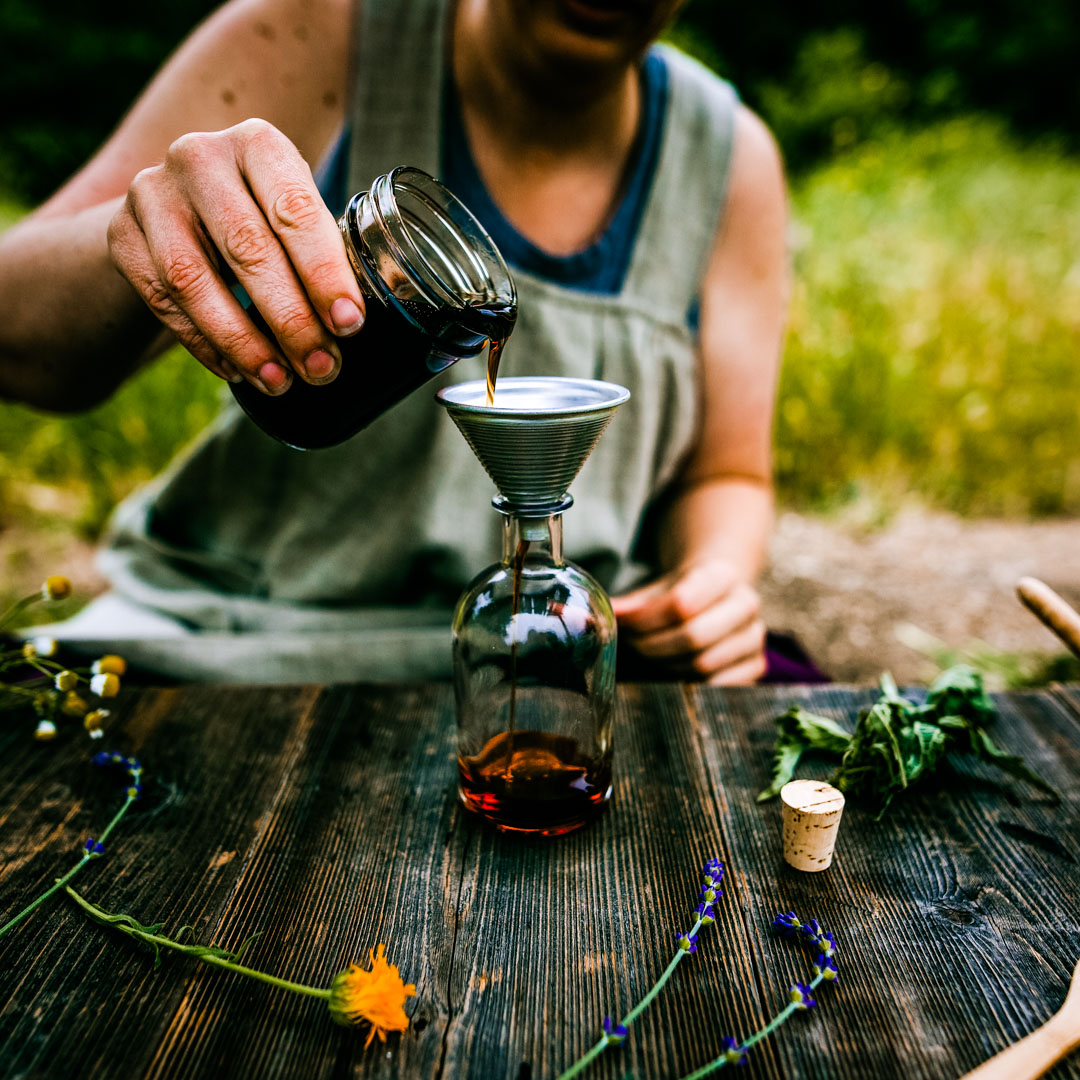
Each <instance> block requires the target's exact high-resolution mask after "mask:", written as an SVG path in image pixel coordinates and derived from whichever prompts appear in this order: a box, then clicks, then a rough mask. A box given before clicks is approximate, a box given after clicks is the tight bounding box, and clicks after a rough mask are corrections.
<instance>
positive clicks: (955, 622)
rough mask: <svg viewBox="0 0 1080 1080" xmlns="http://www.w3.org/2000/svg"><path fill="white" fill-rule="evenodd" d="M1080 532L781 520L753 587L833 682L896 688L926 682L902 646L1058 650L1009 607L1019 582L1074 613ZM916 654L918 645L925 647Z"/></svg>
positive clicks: (924, 515)
mask: <svg viewBox="0 0 1080 1080" xmlns="http://www.w3.org/2000/svg"><path fill="white" fill-rule="evenodd" d="M1078 549H1080V522H1073V521H1045V522H1035V523H1028V522H1013V521H997V520H992V521H991V520H986V521H982V520H969V519H962V518H956V517H952V516H950V515H947V514H936V513H928V512H926V511H921V510H911V511H906V512H903V513H901V514H899V515H897V516H896V517H895V518H893V519H892V521H891V522H890V523H889V524H888V525H887V526H885V527H883V528H880V529H873V530H866V529H862V528H859V527H857V526H851V525H847V526H845V525H844V524H843V523H838V522H836V521H829V520H825V519H821V518H815V517H807V516H804V515H801V514H794V513H783V514H781V515H780V517H779V519H778V521H777V524H776V530H775V534H774V537H773V542H772V552H771V555H772V559H771V568H770V570H769V571H768V572H767V574H766V576H765V578H764V580H763V582H762V586H761V592H762V599H763V604H764V608H765V613H766V618H767V620H768V622H769V624H770V625H771V626H773V627H775V628H776V629H789V630H792V631H793V632H795V633H796V634H797V635H798V637H799V638H800V639H801V640H802V642H803V644H804V645H805V646H806V648H807V649H808V650H809V652H810V653H811V655H812V656H814V658H815V659H816V660H817V661H818V663H819V664H820V666H821V667H823V668H824V669H825V670H826V671H827V672H828V673H829V674H830V675H831V676H832V677H833V678H834V679H837V680H842V681H850V682H867V681H871V680H875V679H876V678H877V676H878V675H879V673H880V672H881V671H883V670H889V671H891V672H892V673H893V674H894V675H895V676H896V678H897V679H898V680H899V681H900V682H902V683H904V682H906V683H912V682H917V681H919V680H920V679H922V678H925V677H926V676H927V675H928V674H932V673H933V671H934V670H935V669H934V667H933V665H930V664H928V661H927V658H926V656H925V654H924V653H923V652H920V651H918V650H917V649H915V648H913V647H912V645H911V644H910V643H916V644H917V643H920V641H921V642H923V643H925V635H927V634H929V635H933V637H935V638H938V639H940V640H941V641H942V642H944V643H945V644H946V645H948V646H951V647H953V648H957V649H959V648H964V647H970V646H971V645H972V643H973V642H978V641H981V642H985V643H986V644H987V645H989V646H991V648H992V649H994V650H1000V651H1002V652H1007V653H1026V652H1033V653H1041V654H1045V655H1047V656H1052V655H1055V654H1060V653H1062V652H1063V651H1064V650H1063V648H1062V646H1061V645H1060V644H1059V643H1058V641H1057V638H1055V637H1054V635H1053V634H1051V633H1050V632H1049V631H1048V630H1046V629H1044V627H1043V626H1042V624H1041V623H1039V622H1038V621H1037V620H1036V619H1035V618H1034V617H1033V616H1032V615H1031V614H1030V613H1029V612H1028V611H1027V609H1026V608H1024V607H1022V606H1021V605H1020V603H1019V602H1018V601H1017V599H1016V593H1015V587H1016V582H1017V580H1018V579H1019V578H1021V577H1023V576H1024V575H1026V574H1029V575H1032V576H1034V577H1038V578H1041V579H1042V580H1043V581H1045V582H1046V583H1047V584H1048V585H1050V586H1051V587H1052V588H1054V589H1056V590H1057V591H1058V592H1059V593H1061V595H1062V596H1064V597H1065V598H1066V599H1067V600H1068V601H1069V602H1070V603H1072V604H1074V605H1076V606H1080V550H1078ZM924 647H925V644H924Z"/></svg>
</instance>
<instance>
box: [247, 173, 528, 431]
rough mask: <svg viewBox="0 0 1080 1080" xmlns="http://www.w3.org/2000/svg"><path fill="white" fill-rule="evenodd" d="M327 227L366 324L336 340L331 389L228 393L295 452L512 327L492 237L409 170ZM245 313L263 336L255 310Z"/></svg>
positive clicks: (349, 427) (508, 281)
mask: <svg viewBox="0 0 1080 1080" xmlns="http://www.w3.org/2000/svg"><path fill="white" fill-rule="evenodd" d="M338 225H339V226H340V228H341V235H342V239H343V241H344V243H345V251H346V253H347V255H348V257H349V262H350V263H351V264H352V268H353V271H354V273H355V274H356V280H357V282H358V283H359V285H360V289H361V291H362V292H363V294H364V300H365V304H366V308H367V313H366V318H365V321H364V325H363V327H362V328H361V330H360V331H359V332H358V333H357V334H356V335H355V336H353V337H350V338H338V339H337V341H338V346H339V347H340V349H341V357H342V362H341V369H340V372H339V374H338V376H337V378H336V379H335V380H334V381H333V382H331V383H327V384H325V385H323V386H312V385H311V384H310V383H306V382H304V381H303V380H302V379H301V378H299V377H298V376H297V377H294V378H293V381H292V385H291V386H290V387H289V389H288V390H286V391H285V393H284V394H280V395H278V396H277V397H270V396H269V395H267V394H264V393H262V392H261V391H259V390H257V389H256V388H255V387H254V386H252V385H251V384H250V383H247V382H242V383H236V384H235V385H233V386H232V392H233V395H234V396H235V398H236V400H237V401H238V402H239V403H240V406H241V408H243V410H244V412H246V413H247V414H248V416H250V417H251V419H252V420H254V421H255V423H256V424H258V425H259V427H261V428H262V429H263V430H264V431H266V432H267V433H269V434H270V435H273V436H274V438H275V439H278V440H279V441H281V442H283V443H286V444H287V445H289V446H292V447H295V448H297V449H301V450H314V449H317V448H320V447H326V446H334V445H335V444H337V443H340V442H343V441H344V440H345V439H347V438H349V437H350V436H351V435H355V434H356V432H358V431H359V430H360V429H361V428H363V427H365V426H366V425H367V424H369V423H371V421H372V420H374V419H375V418H376V417H378V416H381V415H382V414H383V413H384V412H386V410H387V409H389V408H390V407H391V406H392V405H395V404H397V402H399V401H400V400H401V399H402V398H404V397H405V396H406V395H407V394H410V393H412V391H414V390H416V389H418V388H419V387H421V386H423V385H424V383H426V382H428V380H430V379H432V378H433V377H434V376H436V375H438V374H439V372H441V371H444V370H445V369H446V368H448V367H449V366H450V365H451V364H454V363H456V362H457V361H458V360H460V359H461V358H462V357H469V356H475V355H477V354H478V353H480V352H482V351H483V349H484V346H485V345H486V344H487V343H488V342H489V341H492V342H502V341H505V340H506V338H507V337H509V335H510V332H511V330H512V329H513V327H514V321H515V319H516V317H517V294H516V291H515V289H514V282H513V279H512V278H511V277H510V271H509V270H508V269H507V266H506V263H505V262H504V261H503V258H502V255H500V254H499V251H498V249H497V248H496V247H495V244H494V243H493V241H492V240H491V237H490V236H488V234H487V232H486V231H485V229H484V227H483V226H482V225H481V224H480V222H479V221H477V220H476V218H475V217H474V216H473V215H472V213H470V211H469V210H468V209H467V208H466V207H465V205H464V204H463V203H462V202H460V201H459V200H458V199H457V198H456V197H455V196H454V195H452V194H451V193H450V191H449V190H447V188H445V187H444V186H443V185H442V184H440V183H439V181H438V180H436V179H434V178H433V177H431V176H429V175H428V174H427V173H425V172H422V171H421V170H420V169H413V168H408V167H401V168H397V169H394V170H393V171H392V172H390V173H388V174H386V175H384V176H380V177H379V178H378V179H377V180H376V181H375V183H374V184H372V186H371V189H370V191H364V192H360V193H359V194H357V195H354V196H353V197H352V199H351V200H350V201H349V205H348V206H347V207H346V209H345V213H344V214H343V215H342V216H341V218H340V220H339V222H338ZM242 299H243V300H247V297H246V296H245V297H242ZM248 303H250V301H249V300H248ZM248 314H249V315H250V316H251V318H252V320H253V321H254V323H255V324H256V326H258V327H259V329H260V330H262V331H263V333H265V334H266V335H267V336H268V337H272V334H271V332H270V330H269V328H268V327H267V324H266V321H265V320H264V319H263V318H262V316H261V315H260V314H259V313H258V311H257V310H256V309H255V308H254V307H248Z"/></svg>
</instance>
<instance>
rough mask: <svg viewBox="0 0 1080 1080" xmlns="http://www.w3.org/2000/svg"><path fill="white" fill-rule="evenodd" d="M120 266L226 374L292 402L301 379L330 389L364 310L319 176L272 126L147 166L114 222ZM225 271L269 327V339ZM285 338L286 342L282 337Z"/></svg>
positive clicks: (245, 128) (159, 312)
mask: <svg viewBox="0 0 1080 1080" xmlns="http://www.w3.org/2000/svg"><path fill="white" fill-rule="evenodd" d="M108 240H109V251H110V254H111V257H112V259H113V262H114V263H115V264H116V267H117V268H118V269H119V271H120V273H121V274H123V275H124V277H125V278H127V279H128V281H130V282H131V284H132V285H133V286H134V288H135V290H136V292H138V294H139V296H140V297H141V298H142V299H143V301H144V302H145V303H146V305H147V306H148V307H149V308H150V310H151V311H152V312H153V313H154V314H155V315H156V316H157V317H158V318H159V319H160V320H161V321H162V322H163V323H164V324H165V325H166V326H167V327H168V328H169V329H170V330H171V331H172V332H173V333H174V334H175V335H176V337H177V338H178V339H179V340H180V341H181V342H182V343H183V344H184V345H185V346H186V347H187V349H188V350H189V351H190V352H191V353H192V354H193V355H194V356H195V357H196V358H197V359H198V360H199V361H200V362H201V363H202V364H203V365H204V366H205V367H207V368H209V369H210V370H211V371H213V372H214V373H215V374H216V375H220V376H221V377H222V378H224V379H229V380H230V381H231V382H238V381H240V379H241V378H246V379H247V380H248V381H249V382H250V383H252V384H253V385H254V386H256V387H258V388H259V389H260V390H262V391H264V392H265V393H268V394H275V395H276V394H280V393H283V392H284V391H285V390H286V389H287V388H288V386H289V384H290V382H291V381H292V372H293V371H295V372H296V373H297V374H298V375H300V377H301V378H303V379H305V380H306V381H307V382H310V383H315V384H320V383H326V382H330V381H331V380H332V379H334V378H335V377H336V375H337V373H338V370H339V368H340V365H341V353H340V351H339V349H338V345H337V343H336V342H335V340H334V337H335V336H338V337H345V336H348V335H351V334H355V333H356V332H357V330H359V329H360V327H361V325H362V324H363V318H364V301H363V298H362V296H361V293H360V288H359V286H358V285H357V282H356V278H355V276H354V275H353V272H352V269H351V267H350V265H349V260H348V258H347V256H346V254H345V250H344V247H343V245H342V242H341V235H340V233H339V231H338V228H337V224H336V223H335V221H334V218H333V216H332V215H331V213H330V211H329V210H328V209H327V208H326V205H325V204H324V203H323V200H322V197H321V196H320V195H319V191H318V188H317V187H316V186H315V182H314V180H313V179H312V176H311V169H310V168H309V167H308V165H307V162H305V161H304V159H303V157H301V155H300V152H299V151H298V150H297V149H296V147H295V146H294V145H293V144H292V143H291V142H290V141H289V140H288V139H287V138H286V137H285V136H284V135H283V134H282V133H281V132H280V131H278V130H277V128H275V127H274V126H273V125H271V124H269V123H267V122H266V121H265V120H245V121H244V122H243V123H240V124H236V125H234V126H233V127H229V128H226V129H225V130H223V131H216V132H195V133H192V134H189V135H184V136H182V137H181V138H179V139H177V140H176V141H175V142H174V143H173V144H172V145H171V146H170V147H169V151H168V153H167V154H166V156H165V161H164V163H163V164H161V165H156V166H154V167H153V168H149V169H143V171H142V172H140V173H138V174H137V175H136V176H135V178H134V180H133V181H132V182H131V186H130V188H129V189H128V193H127V198H126V199H125V201H124V204H123V206H122V207H121V209H120V210H119V212H118V213H117V214H116V215H115V216H114V217H113V219H112V222H111V224H110V225H109V233H108ZM223 264H224V265H225V266H227V267H228V268H229V269H230V270H231V271H232V274H233V275H235V277H236V280H237V281H238V282H239V283H240V284H241V285H242V286H243V288H244V289H245V291H246V292H247V294H248V295H249V296H250V297H251V299H252V302H253V303H254V305H255V307H256V308H257V309H258V311H259V313H260V314H261V315H262V316H263V318H264V319H265V320H266V322H267V324H268V325H269V327H270V330H271V332H272V333H273V338H271V337H268V336H267V335H265V334H263V333H261V332H260V331H259V330H258V329H257V328H256V326H255V324H254V323H253V322H252V320H251V318H250V317H249V316H248V315H247V313H246V312H245V311H244V309H243V307H242V306H241V305H240V303H239V301H238V300H237V299H236V298H235V297H234V296H233V294H232V292H231V291H230V289H229V287H228V285H227V284H226V283H225V280H224V278H223V275H222V270H223ZM275 339H276V340H275Z"/></svg>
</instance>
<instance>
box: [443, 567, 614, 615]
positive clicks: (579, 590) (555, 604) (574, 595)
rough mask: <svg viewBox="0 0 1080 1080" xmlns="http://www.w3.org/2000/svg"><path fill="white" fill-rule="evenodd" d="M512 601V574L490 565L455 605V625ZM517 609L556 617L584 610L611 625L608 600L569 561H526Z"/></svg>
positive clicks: (593, 581) (585, 573)
mask: <svg viewBox="0 0 1080 1080" xmlns="http://www.w3.org/2000/svg"><path fill="white" fill-rule="evenodd" d="M513 601H514V571H513V567H511V566H507V565H506V564H505V563H493V564H492V565H491V566H489V567H487V568H486V569H484V570H482V571H481V572H480V573H479V574H477V576H476V577H475V578H474V579H473V580H472V582H471V583H470V584H469V586H468V587H467V588H466V590H465V592H464V593H463V594H462V596H461V599H460V600H459V602H458V610H457V614H456V616H455V622H457V621H459V620H461V619H462V618H469V617H472V616H474V615H476V614H478V613H480V612H482V611H484V610H485V609H489V608H495V609H503V608H505V609H506V612H507V613H508V612H509V611H510V609H511V608H512V607H513ZM517 606H518V608H519V610H520V611H522V612H529V613H531V614H533V615H541V614H543V613H545V612H547V613H550V614H552V615H553V616H558V615H559V614H560V613H562V612H563V611H564V610H565V609H567V608H573V609H579V610H582V611H587V612H589V613H590V615H591V616H592V617H593V618H594V619H597V620H599V621H600V622H602V623H605V624H611V625H612V626H614V623H615V616H614V613H613V612H612V610H611V601H610V600H609V599H608V595H607V593H606V592H605V591H604V589H603V587H602V586H601V585H600V583H599V582H598V581H597V580H596V578H594V577H593V576H592V574H590V573H589V572H588V571H587V570H584V569H582V568H581V567H580V566H578V565H576V564H575V563H573V562H569V561H566V562H563V563H560V564H558V565H557V564H555V563H554V562H552V561H551V560H550V559H543V558H539V557H538V558H535V559H530V560H528V561H527V562H526V563H525V565H524V567H523V568H522V571H521V578H520V584H519V595H518V604H517Z"/></svg>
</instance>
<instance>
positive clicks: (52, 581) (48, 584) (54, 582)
mask: <svg viewBox="0 0 1080 1080" xmlns="http://www.w3.org/2000/svg"><path fill="white" fill-rule="evenodd" d="M70 595H71V582H70V581H68V579H67V578H66V577H64V576H63V574H51V575H50V576H49V577H47V578H46V579H45V581H44V583H43V584H42V586H41V596H42V599H44V600H64V599H66V598H67V597H69V596H70Z"/></svg>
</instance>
